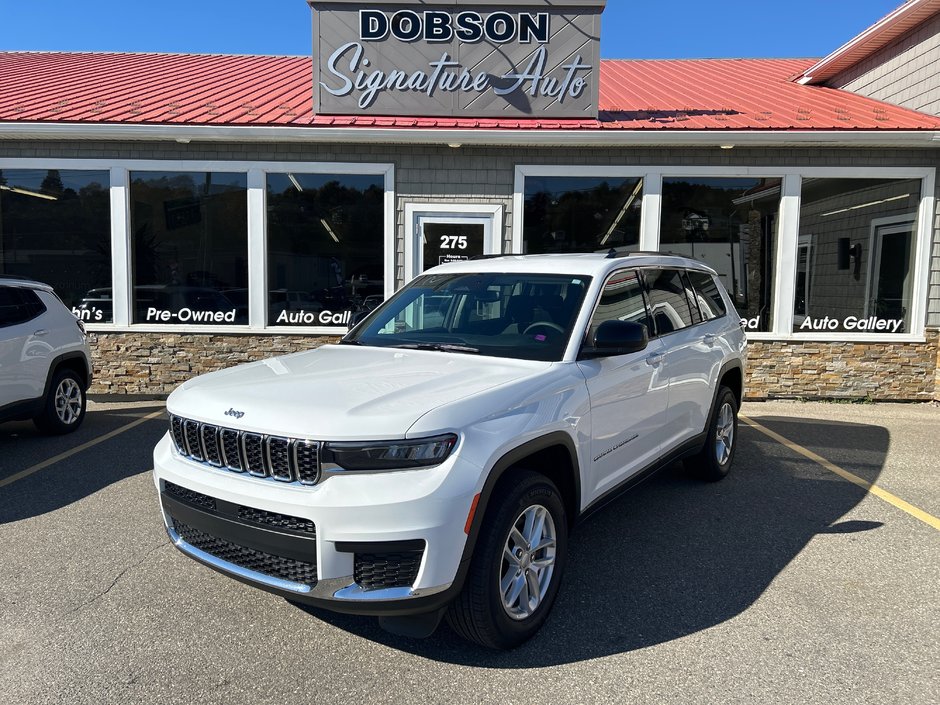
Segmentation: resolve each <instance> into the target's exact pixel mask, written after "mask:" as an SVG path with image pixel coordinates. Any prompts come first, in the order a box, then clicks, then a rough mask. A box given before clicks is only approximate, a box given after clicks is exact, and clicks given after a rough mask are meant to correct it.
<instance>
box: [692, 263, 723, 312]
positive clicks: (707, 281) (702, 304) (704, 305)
mask: <svg viewBox="0 0 940 705" xmlns="http://www.w3.org/2000/svg"><path fill="white" fill-rule="evenodd" d="M688 274H689V281H690V282H691V283H692V289H693V290H694V291H695V300H696V301H697V302H698V308H699V311H701V312H702V318H704V319H705V320H706V321H713V320H715V319H716V318H721V317H723V316H724V315H725V314H726V313H727V312H728V309H727V308H726V307H725V301H724V299H723V298H721V291H719V289H718V284H717V283H716V282H715V277H713V276H712V275H711V274H706V273H705V272H694V271H693V272H689V273H688Z"/></svg>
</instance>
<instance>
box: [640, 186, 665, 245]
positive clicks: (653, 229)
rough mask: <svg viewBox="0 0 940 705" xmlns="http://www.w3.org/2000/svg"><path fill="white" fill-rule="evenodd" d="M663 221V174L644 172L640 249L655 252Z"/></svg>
mask: <svg viewBox="0 0 940 705" xmlns="http://www.w3.org/2000/svg"><path fill="white" fill-rule="evenodd" d="M662 223H663V175H662V174H661V173H659V172H650V173H648V174H646V177H645V178H644V180H643V209H642V210H641V211H640V249H641V250H643V251H645V252H657V251H658V250H659V240H660V236H661V234H662Z"/></svg>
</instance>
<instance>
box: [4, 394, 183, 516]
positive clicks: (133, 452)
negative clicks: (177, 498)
mask: <svg viewBox="0 0 940 705" xmlns="http://www.w3.org/2000/svg"><path fill="white" fill-rule="evenodd" d="M162 408H163V404H158V403H155V404H153V405H149V404H148V405H146V406H134V407H121V408H109V409H100V410H94V411H89V412H88V415H87V417H86V418H85V421H84V423H83V424H82V426H81V428H79V429H78V430H77V431H75V432H74V433H70V434H67V435H63V436H44V435H42V434H40V433H39V432H38V431H37V430H36V429H35V427H34V426H33V425H32V424H31V423H29V422H11V423H5V424H2V425H0V483H2V482H3V481H4V480H7V479H9V478H12V477H14V476H15V475H16V474H17V473H20V472H22V471H23V470H27V469H29V468H34V467H35V466H36V465H38V464H41V463H44V462H47V461H49V460H51V459H54V458H56V457H58V456H60V455H62V454H65V453H68V452H69V451H71V450H73V449H76V448H79V447H80V446H82V445H84V444H86V443H90V442H94V441H95V440H96V439H98V438H101V437H102V436H105V435H107V434H109V433H111V432H112V431H115V430H118V429H120V428H122V427H124V426H126V425H128V424H130V423H133V422H134V421H136V420H137V419H139V418H142V417H144V416H147V415H148V414H152V413H154V412H155V411H160V410H161V409H162ZM164 433H166V421H165V419H164V418H163V417H161V416H157V417H155V418H153V419H150V420H148V421H145V422H144V423H142V424H140V425H138V426H135V427H134V428H131V429H129V430H127V431H125V432H123V433H120V434H118V435H115V436H114V437H112V438H109V439H107V440H105V441H103V442H101V443H99V444H97V445H94V446H91V447H89V448H86V449H84V450H81V451H79V452H77V453H75V454H74V455H69V456H68V457H66V458H63V459H61V460H59V461H57V462H55V463H52V464H51V465H48V466H47V467H43V468H41V469H39V470H38V471H37V472H35V473H34V474H30V475H28V476H26V477H22V478H21V479H17V480H15V481H13V482H12V483H10V484H6V485H3V486H0V524H4V523H7V522H13V521H19V520H21V519H26V518H29V517H33V516H38V515H40V514H45V513H47V512H51V511H55V510H56V509H60V508H62V507H65V506H67V505H69V504H72V503H73V502H77V501H78V500H80V499H83V498H84V497H88V496H90V495H92V494H94V493H95V492H98V491H99V490H101V489H103V488H105V487H107V486H108V485H111V484H114V483H116V482H120V481H121V480H124V479H126V478H128V477H131V476H133V475H138V474H140V473H142V472H147V471H148V470H150V468H152V467H153V448H154V446H155V445H156V443H157V441H158V440H159V439H160V437H161V436H162V435H163V434H164Z"/></svg>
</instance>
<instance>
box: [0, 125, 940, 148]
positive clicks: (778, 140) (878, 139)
mask: <svg viewBox="0 0 940 705" xmlns="http://www.w3.org/2000/svg"><path fill="white" fill-rule="evenodd" d="M5 139H7V140H11V139H21V140H26V139H44V140H87V139H91V140H148V141H167V142H176V141H177V140H179V141H182V142H184V143H187V142H195V141H201V142H250V143H264V142H303V143H305V144H316V143H321V144H322V143H331V144H336V143H346V144H381V145H395V144H434V145H446V144H452V143H457V142H459V143H460V144H464V145H505V146H547V145H551V146H555V145H566V146H598V147H614V146H623V147H632V146H659V147H682V146H686V147H691V146H694V147H721V146H722V145H729V144H732V145H734V146H736V147H749V146H762V147H764V146H782V147H787V146H795V145H819V146H821V145H828V146H847V147H866V146H884V147H891V146H893V147H902V146H909V147H931V146H932V147H940V132H938V131H936V130H927V129H925V130H802V131H800V130H684V129H675V130H621V129H603V128H601V129H597V128H592V129H584V130H542V129H533V130H490V129H479V128H464V129H418V128H394V127H393V128H370V127H315V126H307V127H270V126H262V127H257V126H249V125H107V124H75V123H48V122H47V123H18V122H0V140H5Z"/></svg>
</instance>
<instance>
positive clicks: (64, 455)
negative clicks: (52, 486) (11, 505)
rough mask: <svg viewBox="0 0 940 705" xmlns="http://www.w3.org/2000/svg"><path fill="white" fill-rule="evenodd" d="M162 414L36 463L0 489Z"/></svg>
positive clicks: (140, 420)
mask: <svg viewBox="0 0 940 705" xmlns="http://www.w3.org/2000/svg"><path fill="white" fill-rule="evenodd" d="M164 413H166V412H165V411H164V410H163V409H161V410H160V411H154V412H153V413H152V414H147V416H141V417H140V418H138V419H137V420H136V421H132V422H131V423H129V424H127V425H126V426H121V427H120V428H117V429H115V430H113V431H110V432H109V433H106V434H104V435H103V436H98V437H97V438H95V439H93V440H90V441H88V442H87V443H83V444H82V445H80V446H77V447H76V448H72V449H71V450H67V451H65V452H64V453H60V454H59V455H56V456H55V457H52V458H49V459H48V460H43V461H42V462H41V463H36V464H35V465H33V466H31V467H28V468H26V469H25V470H20V471H19V472H18V473H16V474H15V475H11V476H10V477H8V478H6V479H4V480H0V487H6V486H7V485H12V484H13V483H14V482H16V481H17V480H22V479H23V478H24V477H29V476H30V475H32V474H33V473H37V472H39V471H40V470H42V469H44V468H47V467H49V466H50V465H55V464H56V463H58V462H60V461H62V460H65V459H66V458H70V457H72V456H73V455H75V454H76V453H81V452H82V451H83V450H88V449H89V448H92V447H94V446H96V445H98V444H99V443H104V442H105V441H107V440H110V439H112V438H114V437H115V436H118V435H120V434H122V433H124V432H125V431H130V430H131V429H132V428H134V427H135V426H140V425H141V424H142V423H146V422H147V421H150V420H151V419H155V418H157V417H158V416H162V415H163V414H164Z"/></svg>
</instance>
